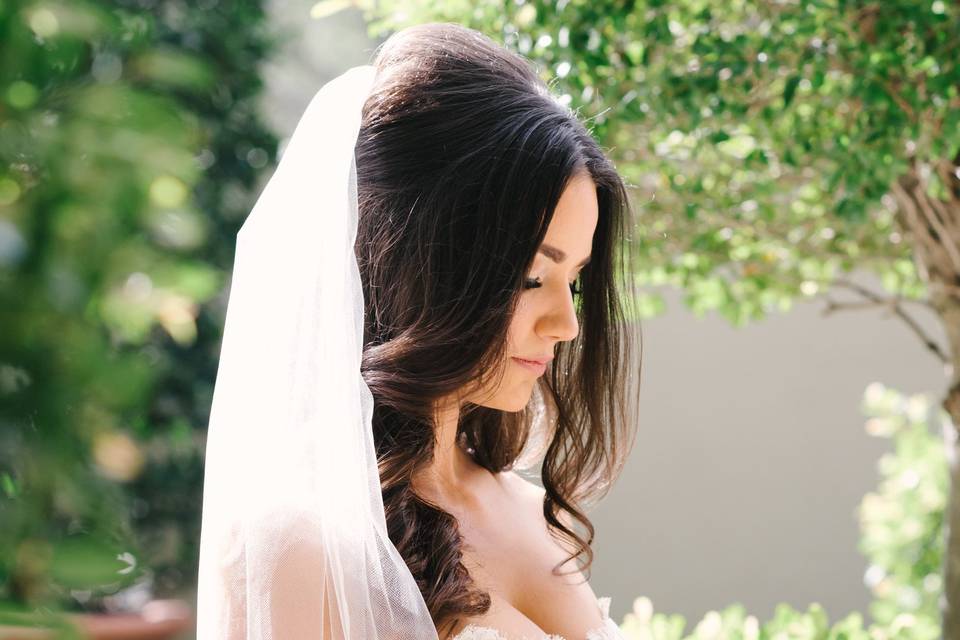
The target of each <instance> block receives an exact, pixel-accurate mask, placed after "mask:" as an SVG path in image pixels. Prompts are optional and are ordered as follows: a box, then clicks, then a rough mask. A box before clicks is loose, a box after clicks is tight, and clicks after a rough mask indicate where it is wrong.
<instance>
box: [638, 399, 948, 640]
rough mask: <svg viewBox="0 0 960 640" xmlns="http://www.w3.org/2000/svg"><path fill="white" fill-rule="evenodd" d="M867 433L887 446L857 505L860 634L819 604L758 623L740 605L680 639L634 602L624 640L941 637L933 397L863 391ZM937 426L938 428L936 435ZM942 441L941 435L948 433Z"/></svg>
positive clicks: (940, 457)
mask: <svg viewBox="0 0 960 640" xmlns="http://www.w3.org/2000/svg"><path fill="white" fill-rule="evenodd" d="M863 411H864V413H865V414H866V415H867V416H868V420H867V423H866V430H867V433H869V434H870V435H873V436H876V437H879V438H887V439H890V440H891V441H892V444H893V451H892V452H891V453H887V454H884V456H883V457H882V458H881V459H880V461H879V463H878V464H877V469H878V471H879V474H880V483H879V487H878V489H877V491H875V492H870V493H868V494H867V495H866V496H865V497H864V499H863V501H862V502H861V504H860V509H859V513H860V531H861V538H860V545H859V546H860V550H861V551H862V552H863V553H864V554H865V555H866V557H867V559H868V561H869V568H868V569H867V572H866V575H865V576H864V581H865V583H866V585H867V587H868V588H869V589H870V591H871V594H872V595H873V601H872V602H871V604H870V614H871V616H872V617H873V624H872V625H870V626H865V625H864V622H863V617H862V616H861V615H860V614H859V613H856V612H854V613H851V614H849V615H847V616H846V617H845V618H843V619H841V620H839V621H837V622H835V623H833V624H832V625H831V624H830V622H829V620H828V619H827V614H826V612H825V611H824V609H823V607H822V606H820V605H819V604H812V605H810V607H809V608H808V609H807V611H805V612H804V611H797V610H795V609H793V608H792V607H790V606H789V605H786V604H780V605H778V606H777V608H776V612H775V614H774V617H773V619H772V620H770V621H769V622H766V623H764V624H760V622H759V621H758V619H757V618H756V616H752V615H747V613H746V610H745V609H744V607H743V606H742V605H739V604H737V605H731V606H729V607H727V608H726V609H724V610H722V611H710V612H709V613H707V615H706V616H704V618H703V619H702V620H701V621H700V622H698V623H697V624H696V625H695V626H694V629H693V630H692V631H691V632H689V633H687V632H686V631H685V630H684V628H685V626H686V621H685V620H684V618H683V617H682V616H679V615H676V614H674V615H668V614H663V613H655V612H654V611H653V605H652V603H651V602H650V599H649V598H646V597H641V598H637V599H636V600H635V601H634V603H633V610H632V611H631V612H630V613H628V614H627V615H626V616H625V617H624V620H623V623H622V624H621V629H622V630H623V631H624V633H625V634H626V635H627V637H628V638H630V639H631V640H934V639H935V638H939V637H940V613H939V608H938V600H939V598H940V597H941V594H942V593H943V584H942V580H941V577H940V568H941V563H942V561H943V552H944V549H943V548H944V540H943V525H944V513H945V508H946V502H947V492H948V482H949V478H948V470H947V459H946V455H945V453H944V451H945V449H944V447H943V441H942V439H941V436H940V432H941V431H942V430H944V429H947V430H952V428H953V427H952V425H951V422H950V418H949V416H948V415H947V414H946V413H944V412H943V410H942V409H940V407H939V406H938V404H937V403H936V402H935V401H933V400H932V399H931V398H929V397H927V396H923V395H914V396H904V395H903V394H901V393H898V392H897V391H895V390H893V389H889V388H886V387H884V386H883V385H881V384H876V383H875V384H872V385H870V386H869V387H867V390H866V392H865V393H864V399H863ZM934 427H936V429H934ZM948 432H949V431H948Z"/></svg>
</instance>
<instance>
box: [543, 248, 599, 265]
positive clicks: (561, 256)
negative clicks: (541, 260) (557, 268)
mask: <svg viewBox="0 0 960 640" xmlns="http://www.w3.org/2000/svg"><path fill="white" fill-rule="evenodd" d="M537 251H538V252H540V253H542V254H543V255H545V256H547V257H548V258H550V259H551V260H553V261H554V262H556V263H558V264H559V263H561V262H563V261H564V260H566V259H567V252H566V251H564V250H562V249H558V248H556V247H555V246H553V245H550V244H547V243H545V242H544V243H543V244H541V245H540V248H539V249H537ZM588 262H590V256H587V257H586V258H584V259H583V260H581V261H580V264H578V265H577V267H582V266H583V265H585V264H587V263H588Z"/></svg>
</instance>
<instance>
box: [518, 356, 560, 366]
mask: <svg viewBox="0 0 960 640" xmlns="http://www.w3.org/2000/svg"><path fill="white" fill-rule="evenodd" d="M514 357H515V358H516V359H517V360H526V361H527V362H535V363H537V364H547V363H548V362H550V361H551V360H553V356H543V357H540V358H521V357H520V356H514Z"/></svg>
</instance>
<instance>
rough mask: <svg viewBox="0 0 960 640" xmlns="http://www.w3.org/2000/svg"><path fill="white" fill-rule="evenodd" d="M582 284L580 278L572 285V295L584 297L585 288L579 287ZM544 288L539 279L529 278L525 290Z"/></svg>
mask: <svg viewBox="0 0 960 640" xmlns="http://www.w3.org/2000/svg"><path fill="white" fill-rule="evenodd" d="M578 284H580V277H579V276H578V277H577V279H576V280H574V281H573V282H571V283H570V293H571V294H572V295H574V296H580V295H583V286H579V287H578V286H577V285H578ZM542 286H543V283H542V282H540V279H539V278H527V280H526V282H525V284H524V288H526V289H539V288H540V287H542Z"/></svg>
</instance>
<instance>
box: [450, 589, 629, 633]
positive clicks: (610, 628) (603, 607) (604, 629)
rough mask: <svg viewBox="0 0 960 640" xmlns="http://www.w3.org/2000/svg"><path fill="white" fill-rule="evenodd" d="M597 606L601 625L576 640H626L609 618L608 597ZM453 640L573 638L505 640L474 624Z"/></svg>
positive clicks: (600, 599)
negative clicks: (601, 616) (601, 617)
mask: <svg viewBox="0 0 960 640" xmlns="http://www.w3.org/2000/svg"><path fill="white" fill-rule="evenodd" d="M597 604H598V605H600V613H601V615H603V624H602V625H600V626H599V627H597V628H595V629H591V630H590V631H588V632H587V637H586V638H582V639H581V638H577V639H576V640H626V636H625V635H623V632H622V631H620V627H619V626H618V625H617V623H616V622H614V621H613V619H612V618H610V596H604V597H603V598H597ZM453 640H574V639H573V638H564V637H563V636H558V635H554V634H547V635H545V636H543V637H542V638H507V637H506V636H504V635H503V634H502V633H501V632H500V631H498V630H497V629H493V628H491V627H481V626H478V625H475V624H468V625H467V626H466V627H464V628H463V630H462V631H460V633H458V634H457V635H455V636H454V637H453Z"/></svg>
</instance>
